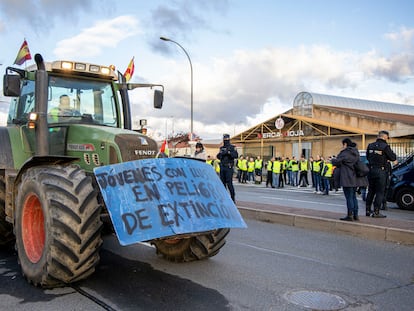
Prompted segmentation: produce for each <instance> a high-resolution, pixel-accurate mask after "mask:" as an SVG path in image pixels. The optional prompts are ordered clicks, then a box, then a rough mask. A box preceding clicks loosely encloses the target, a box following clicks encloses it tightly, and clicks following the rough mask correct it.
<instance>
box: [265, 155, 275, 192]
mask: <svg viewBox="0 0 414 311" xmlns="http://www.w3.org/2000/svg"><path fill="white" fill-rule="evenodd" d="M274 161H275V158H271V159H270V160H269V161H267V164H266V171H267V178H266V188H267V187H269V185H270V187H272V186H273V182H272V181H273V162H274Z"/></svg>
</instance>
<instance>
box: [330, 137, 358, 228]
mask: <svg viewBox="0 0 414 311" xmlns="http://www.w3.org/2000/svg"><path fill="white" fill-rule="evenodd" d="M358 160H359V152H358V149H357V148H356V144H355V143H354V142H353V141H351V139H349V138H344V139H343V140H342V150H341V151H340V152H339V154H338V156H337V157H336V158H334V159H332V165H334V166H336V169H339V170H340V171H339V182H340V185H341V187H342V189H343V191H344V196H345V200H346V208H347V215H346V216H345V217H342V218H340V220H345V221H353V220H359V217H358V201H357V197H356V190H357V186H358V181H357V176H356V173H355V169H354V165H355V163H356V162H357V161H358Z"/></svg>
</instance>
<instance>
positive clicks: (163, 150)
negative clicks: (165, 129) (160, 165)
mask: <svg viewBox="0 0 414 311" xmlns="http://www.w3.org/2000/svg"><path fill="white" fill-rule="evenodd" d="M160 153H164V154H165V155H166V156H167V157H168V156H169V155H170V150H169V149H168V142H167V140H166V139H165V140H164V142H163V143H162V145H161V149H160Z"/></svg>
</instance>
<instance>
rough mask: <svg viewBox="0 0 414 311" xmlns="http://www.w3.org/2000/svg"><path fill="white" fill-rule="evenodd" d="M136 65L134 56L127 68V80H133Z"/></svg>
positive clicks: (125, 74)
mask: <svg viewBox="0 0 414 311" xmlns="http://www.w3.org/2000/svg"><path fill="white" fill-rule="evenodd" d="M134 70H135V65H134V57H132V59H131V61H130V62H129V65H128V68H127V69H126V70H125V73H124V77H125V80H126V82H128V81H129V80H131V78H132V75H133V74H134Z"/></svg>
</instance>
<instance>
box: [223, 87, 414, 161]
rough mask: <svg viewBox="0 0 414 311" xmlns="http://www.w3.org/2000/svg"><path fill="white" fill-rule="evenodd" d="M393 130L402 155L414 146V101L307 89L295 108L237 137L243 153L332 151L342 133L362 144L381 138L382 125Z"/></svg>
mask: <svg viewBox="0 0 414 311" xmlns="http://www.w3.org/2000/svg"><path fill="white" fill-rule="evenodd" d="M380 130H387V131H389V133H390V140H389V143H390V144H391V145H392V147H393V149H394V151H395V152H396V153H397V155H399V156H401V157H404V156H406V155H408V154H410V153H413V152H414V106H411V105H399V104H392V103H385V102H377V101H368V100H361V99H354V98H346V97H339V96H331V95H323V94H317V93H309V92H301V93H299V94H297V95H296V97H295V99H294V101H293V108H292V109H290V110H288V111H286V112H284V113H282V114H279V115H276V116H273V117H272V118H270V119H268V120H267V121H265V122H263V123H260V124H258V125H256V126H254V127H252V128H250V129H248V130H246V131H244V132H242V133H240V134H237V135H235V136H234V137H232V138H231V141H232V143H233V144H236V145H237V146H238V147H239V150H240V152H239V154H242V155H245V156H257V155H260V156H261V157H262V158H263V159H265V160H267V159H270V158H271V157H278V156H285V157H291V156H295V157H297V158H298V157H300V156H301V155H304V156H305V157H306V158H309V157H310V156H316V155H321V156H325V157H327V156H331V155H336V154H338V153H339V151H340V149H341V148H342V139H343V138H345V137H349V138H351V139H352V140H353V141H355V142H356V143H357V147H358V149H360V150H366V147H367V145H368V144H369V143H371V142H373V141H375V139H376V137H377V134H378V131H380Z"/></svg>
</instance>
